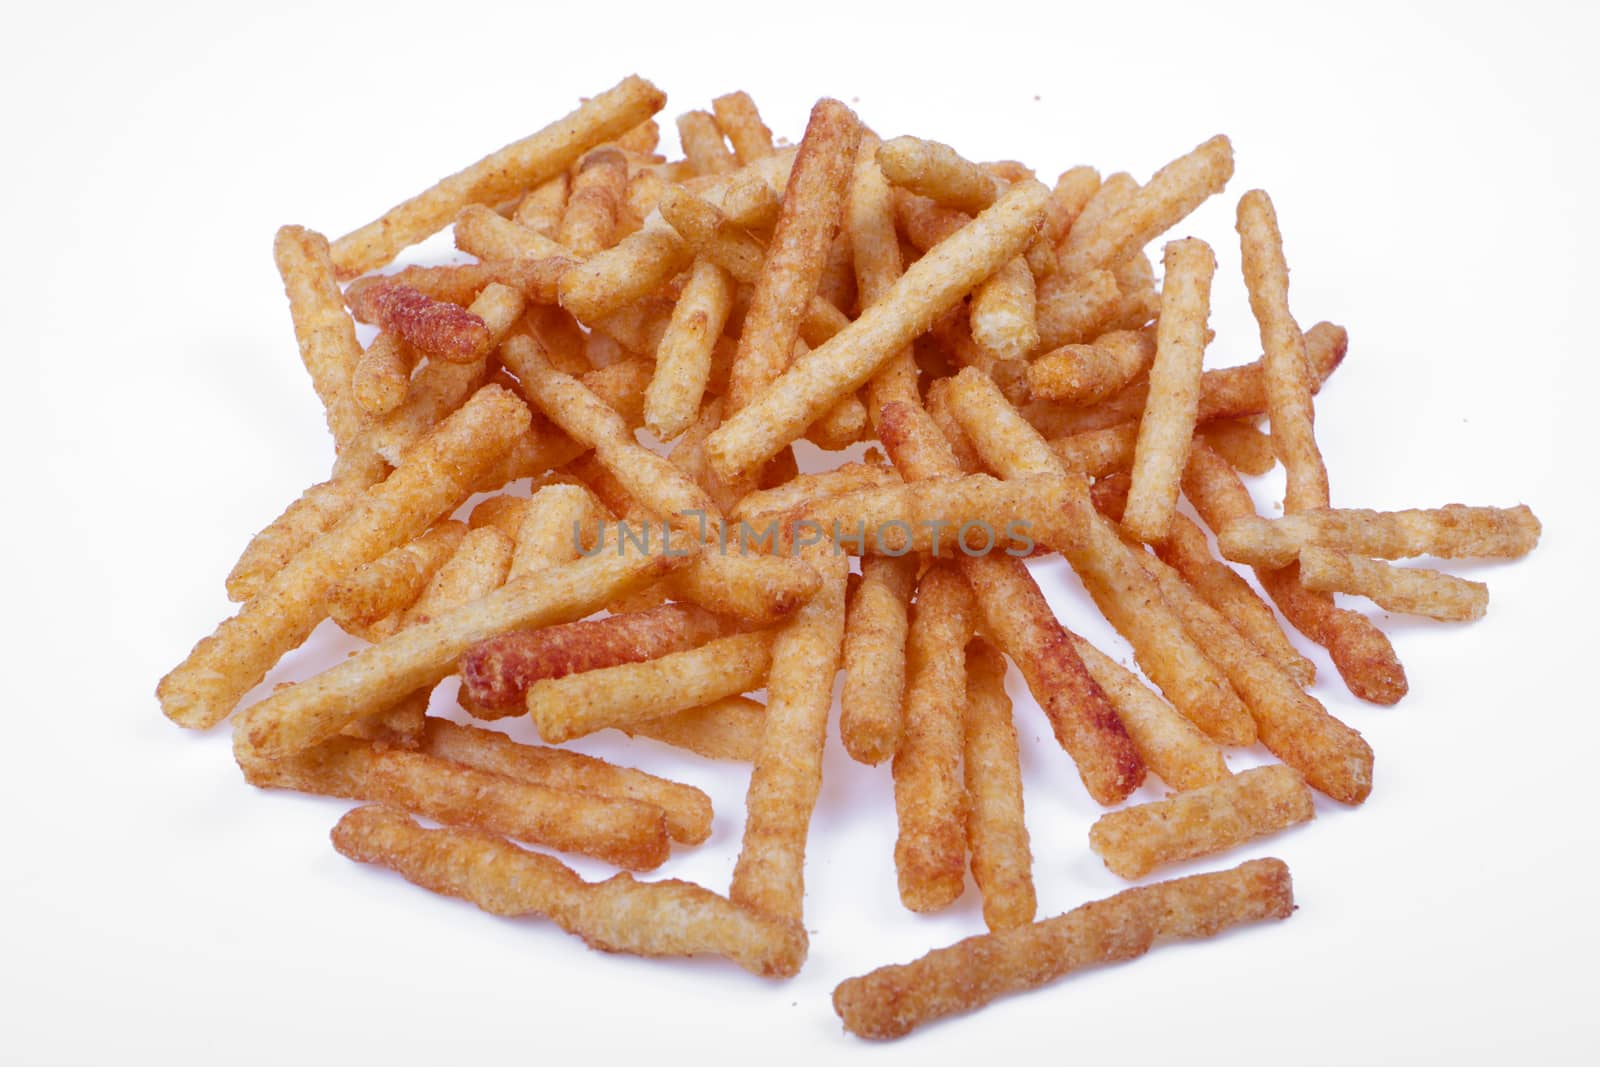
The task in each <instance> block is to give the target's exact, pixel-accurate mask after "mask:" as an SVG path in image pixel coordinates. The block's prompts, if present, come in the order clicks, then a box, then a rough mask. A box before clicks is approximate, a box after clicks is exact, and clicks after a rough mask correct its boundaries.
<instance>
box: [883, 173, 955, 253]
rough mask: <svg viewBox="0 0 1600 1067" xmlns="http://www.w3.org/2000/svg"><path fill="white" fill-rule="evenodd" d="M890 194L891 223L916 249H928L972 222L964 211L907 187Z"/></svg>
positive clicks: (924, 250)
mask: <svg viewBox="0 0 1600 1067" xmlns="http://www.w3.org/2000/svg"><path fill="white" fill-rule="evenodd" d="M881 169H882V168H881V167H880V170H881ZM885 180H887V177H885ZM891 195H892V199H893V204H894V218H895V223H896V225H898V226H899V227H900V230H901V231H902V232H903V233H904V234H905V237H906V240H907V241H909V242H911V245H912V247H913V248H915V249H916V250H917V251H919V252H927V251H929V250H930V249H932V248H933V246H934V245H937V244H938V243H939V242H940V241H943V240H944V239H945V238H947V237H949V236H950V235H951V234H953V233H955V232H956V231H957V230H959V229H961V227H963V226H965V225H966V224H967V223H969V222H971V221H972V216H971V215H968V214H967V213H966V212H965V211H957V210H956V209H954V208H948V207H941V206H940V205H938V204H937V203H935V202H934V201H932V200H930V199H928V198H927V197H925V196H918V195H917V194H915V193H913V192H911V191H910V190H909V189H895V190H893V191H892V194H891ZM907 258H915V257H907Z"/></svg>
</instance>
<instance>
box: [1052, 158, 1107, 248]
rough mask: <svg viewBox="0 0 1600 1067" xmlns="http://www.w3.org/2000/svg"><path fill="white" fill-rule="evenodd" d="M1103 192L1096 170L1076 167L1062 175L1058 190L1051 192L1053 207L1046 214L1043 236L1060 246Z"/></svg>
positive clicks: (1057, 186)
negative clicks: (1080, 217)
mask: <svg viewBox="0 0 1600 1067" xmlns="http://www.w3.org/2000/svg"><path fill="white" fill-rule="evenodd" d="M1099 191H1100V172H1099V171H1097V170H1095V169H1094V168H1093V167H1073V168H1072V169H1071V170H1065V171H1062V172H1061V176H1060V177H1058V178H1057V179H1056V184H1055V188H1053V189H1051V190H1050V203H1049V206H1048V207H1046V208H1045V213H1044V218H1045V222H1044V233H1043V234H1042V235H1041V236H1043V237H1044V238H1045V239H1046V240H1048V241H1049V242H1050V243H1051V244H1056V245H1059V244H1060V243H1061V240H1062V238H1064V237H1066V235H1067V231H1069V230H1071V229H1072V224H1073V223H1074V222H1076V221H1077V220H1078V216H1080V215H1082V214H1083V209H1084V208H1085V207H1087V206H1088V204H1089V201H1090V200H1091V199H1092V198H1093V197H1094V194H1095V193H1097V192H1099Z"/></svg>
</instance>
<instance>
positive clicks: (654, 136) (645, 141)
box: [614, 119, 662, 166]
mask: <svg viewBox="0 0 1600 1067" xmlns="http://www.w3.org/2000/svg"><path fill="white" fill-rule="evenodd" d="M614 143H615V144H616V146H617V147H618V148H620V149H622V150H623V151H624V152H627V153H629V155H630V156H631V157H633V160H634V162H635V163H636V164H637V165H639V166H644V165H646V164H647V163H648V164H651V165H653V164H657V163H660V162H661V161H662V157H661V156H659V155H657V154H656V149H658V148H660V147H661V126H660V124H659V123H657V122H656V120H655V119H646V120H644V121H643V122H641V123H639V125H637V126H635V127H634V128H633V129H631V130H629V131H628V132H627V133H625V134H623V135H621V136H620V137H618V138H617V139H616V141H615V142H614ZM640 157H645V158H640Z"/></svg>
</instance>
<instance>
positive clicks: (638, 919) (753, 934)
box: [333, 807, 806, 977]
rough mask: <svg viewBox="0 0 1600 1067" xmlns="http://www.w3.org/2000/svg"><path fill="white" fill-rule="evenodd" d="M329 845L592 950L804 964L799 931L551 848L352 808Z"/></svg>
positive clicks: (769, 967) (769, 966) (706, 895)
mask: <svg viewBox="0 0 1600 1067" xmlns="http://www.w3.org/2000/svg"><path fill="white" fill-rule="evenodd" d="M333 845H334V848H336V849H338V850H339V852H340V853H341V854H342V855H344V856H347V857H349V858H350V859H353V860H355V861H357V862H359V863H376V864H380V865H382V866H384V867H388V868H390V869H391V870H394V871H398V872H399V873H400V874H401V875H402V876H404V877H405V878H406V880H407V881H410V882H414V883H416V884H417V885H420V886H422V887H423V888H424V889H428V890H431V891H433V892H435V893H441V894H444V895H446V896H453V897H460V898H461V899H463V900H467V901H470V902H471V903H473V904H476V905H477V906H478V907H480V908H482V909H483V910H484V911H487V912H490V913H491V914H494V915H503V916H517V915H544V916H548V917H549V918H550V919H551V920H552V921H553V922H555V924H556V925H557V926H560V927H561V928H562V929H563V930H566V931H567V932H568V933H571V934H576V935H577V936H579V937H581V938H583V940H584V941H585V942H586V943H588V944H589V945H590V946H591V947H593V948H598V949H601V950H602V951H606V952H627V953H631V954H634V955H639V956H694V955H701V954H711V955H717V956H722V957H724V958H726V959H729V960H731V961H733V962H734V963H736V964H738V965H739V966H740V967H743V968H744V969H745V970H747V971H750V972H751V973H752V974H758V975H762V976H766V977H788V976H790V975H793V974H795V973H796V972H798V971H799V969H800V965H801V964H802V963H804V962H805V956H806V932H805V930H804V929H803V928H802V927H801V925H800V924H799V923H795V922H785V921H783V920H780V919H774V918H772V917H770V916H765V915H760V914H757V913H755V912H753V911H750V910H749V909H747V908H741V907H740V906H738V905H737V904H733V903H731V902H729V901H727V900H725V899H723V898H722V897H719V896H717V895H716V894H715V893H712V892H710V891H708V890H705V889H702V888H700V887H699V886H697V885H692V884H690V883H688V882H681V881H678V880H676V879H671V880H667V881H661V882H637V881H635V880H634V879H633V878H632V877H631V876H629V875H626V874H619V875H616V876H614V877H612V878H610V879H608V880H606V881H604V882H585V881H583V879H581V878H579V877H578V875H577V874H576V873H574V872H573V871H572V870H571V869H570V868H569V867H567V866H566V865H565V864H563V863H561V862H560V861H559V860H556V859H555V858H553V857H550V856H544V855H540V854H539V853H536V852H526V851H524V850H522V849H520V848H517V847H516V846H515V845H513V844H511V843H510V842H509V841H505V840H503V839H502V838H499V837H495V836H493V835H491V834H483V833H476V832H474V831H470V830H425V829H423V828H422V827H420V826H418V825H417V824H416V823H414V822H412V821H411V820H410V819H409V818H407V817H406V816H404V815H402V814H400V813H399V812H397V811H393V810H390V809H387V808H380V807H366V808H357V809H356V810H354V811H352V812H349V813H347V814H346V815H345V816H344V818H342V819H340V820H339V824H338V825H337V826H335V827H334V829H333Z"/></svg>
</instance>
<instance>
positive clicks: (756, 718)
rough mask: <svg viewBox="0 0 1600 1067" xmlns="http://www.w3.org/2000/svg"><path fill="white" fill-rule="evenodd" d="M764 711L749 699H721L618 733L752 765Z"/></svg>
mask: <svg viewBox="0 0 1600 1067" xmlns="http://www.w3.org/2000/svg"><path fill="white" fill-rule="evenodd" d="M766 721H767V709H766V707H765V706H763V705H762V704H760V703H757V702H756V701H754V700H751V699H750V698H749V697H724V698H723V699H722V700H713V701H712V702H711V703H709V704H705V705H702V706H701V707H698V708H690V709H689V710H688V711H679V712H675V713H674V714H672V715H663V716H662V717H661V718H659V719H650V720H648V721H646V722H636V723H630V724H628V725H625V726H619V727H617V729H619V730H621V731H622V732H623V733H625V734H627V735H628V736H629V737H647V738H650V739H651V740H653V741H660V742H661V743H662V744H667V745H674V746H676V747H678V748H682V749H687V750H688V751H690V752H693V753H695V754H696V755H700V756H704V757H706V758H707V759H722V760H738V761H740V762H743V763H751V762H753V761H754V760H755V758H756V752H757V751H758V750H759V749H760V747H761V732H762V729H763V727H764V726H765V725H766Z"/></svg>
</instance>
